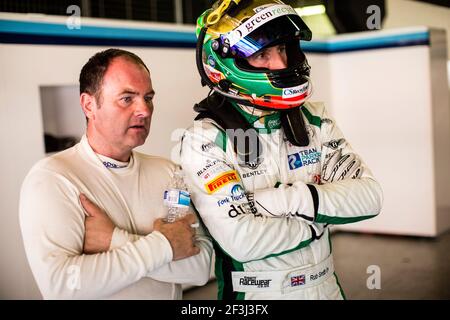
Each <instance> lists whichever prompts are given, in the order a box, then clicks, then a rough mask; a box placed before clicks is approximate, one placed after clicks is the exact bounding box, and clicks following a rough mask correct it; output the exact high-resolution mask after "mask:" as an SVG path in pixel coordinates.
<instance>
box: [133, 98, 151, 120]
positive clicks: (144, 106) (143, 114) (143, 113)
mask: <svg viewBox="0 0 450 320" xmlns="http://www.w3.org/2000/svg"><path fill="white" fill-rule="evenodd" d="M152 113H153V102H151V101H150V102H147V101H145V99H144V98H142V99H139V101H138V102H137V103H136V109H135V111H134V114H135V115H136V116H137V117H139V118H148V117H150V116H151V115H152Z"/></svg>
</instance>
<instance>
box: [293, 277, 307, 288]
mask: <svg viewBox="0 0 450 320" xmlns="http://www.w3.org/2000/svg"><path fill="white" fill-rule="evenodd" d="M304 284H305V275H304V274H302V275H300V276H294V277H291V287H296V286H301V285H304Z"/></svg>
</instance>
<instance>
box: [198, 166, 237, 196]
mask: <svg viewBox="0 0 450 320" xmlns="http://www.w3.org/2000/svg"><path fill="white" fill-rule="evenodd" d="M233 181H235V182H237V181H239V177H238V174H237V172H236V171H234V170H233V171H227V172H225V173H222V174H221V175H220V176H218V177H217V178H214V180H211V181H210V182H208V183H207V184H205V189H206V192H208V193H209V194H211V193H214V192H216V191H217V190H219V189H220V188H222V187H223V186H225V185H226V184H228V183H230V182H233Z"/></svg>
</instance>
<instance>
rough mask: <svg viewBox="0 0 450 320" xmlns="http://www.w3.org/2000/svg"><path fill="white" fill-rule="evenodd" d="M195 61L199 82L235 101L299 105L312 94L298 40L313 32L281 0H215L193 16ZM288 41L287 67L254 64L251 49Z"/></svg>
mask: <svg viewBox="0 0 450 320" xmlns="http://www.w3.org/2000/svg"><path fill="white" fill-rule="evenodd" d="M196 34H197V37H198V41H197V67H198V70H199V73H200V75H201V77H202V83H203V84H204V85H205V84H207V85H208V86H209V87H210V88H211V89H213V90H214V91H216V92H218V93H219V94H222V95H223V96H226V97H228V98H231V99H234V100H236V101H237V102H238V103H241V104H244V105H249V106H252V107H256V108H259V109H266V110H285V109H291V108H295V107H298V106H300V105H302V104H303V103H304V102H305V101H306V100H307V99H308V98H309V96H310V95H311V93H312V92H311V91H312V85H311V81H310V80H309V72H310V67H309V65H308V62H307V59H306V57H305V55H304V54H303V52H302V50H301V49H300V40H306V41H310V40H311V37H312V34H311V30H310V29H309V28H308V26H307V25H306V24H305V23H304V22H303V20H302V19H301V18H300V16H299V15H298V14H297V13H296V11H295V10H294V9H293V8H292V7H291V6H289V5H286V4H284V3H283V2H282V1H279V0H219V1H217V2H215V3H214V5H213V6H212V7H211V8H210V9H208V10H206V11H205V12H204V13H203V14H202V15H200V17H199V18H198V19H197V30H196ZM277 44H285V45H286V54H287V58H288V60H287V68H285V69H279V70H269V69H265V68H255V67H252V66H251V65H250V64H249V63H248V62H247V60H246V58H248V57H250V56H251V55H252V54H254V53H256V52H258V51H259V50H262V49H264V48H267V47H271V46H274V45H277Z"/></svg>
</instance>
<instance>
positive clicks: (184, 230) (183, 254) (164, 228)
mask: <svg viewBox="0 0 450 320" xmlns="http://www.w3.org/2000/svg"><path fill="white" fill-rule="evenodd" d="M195 223H197V219H196V217H195V215H193V214H192V213H190V214H188V215H186V216H184V217H183V218H181V219H177V220H175V221H174V222H172V223H167V222H164V220H163V219H157V220H155V222H154V224H153V230H155V231H159V232H161V233H162V234H163V235H164V236H165V237H166V238H167V240H169V242H170V245H171V246H172V251H173V260H174V261H175V260H181V259H184V258H188V257H190V256H194V255H196V254H198V253H200V249H199V248H198V247H196V246H195V238H194V237H195V229H194V228H192V226H191V225H194V224H195Z"/></svg>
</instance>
